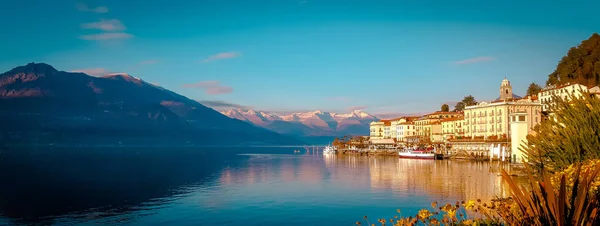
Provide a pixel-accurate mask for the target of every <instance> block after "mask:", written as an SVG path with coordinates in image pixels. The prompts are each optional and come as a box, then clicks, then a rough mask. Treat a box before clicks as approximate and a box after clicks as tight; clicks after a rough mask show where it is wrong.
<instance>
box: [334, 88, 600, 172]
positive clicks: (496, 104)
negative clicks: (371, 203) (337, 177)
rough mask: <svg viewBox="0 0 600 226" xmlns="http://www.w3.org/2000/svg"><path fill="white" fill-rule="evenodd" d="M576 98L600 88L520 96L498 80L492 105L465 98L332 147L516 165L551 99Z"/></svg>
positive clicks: (383, 123)
mask: <svg viewBox="0 0 600 226" xmlns="http://www.w3.org/2000/svg"><path fill="white" fill-rule="evenodd" d="M582 95H595V96H600V87H599V86H586V85H583V84H580V83H567V84H564V85H558V86H554V85H550V86H546V87H544V88H541V89H540V90H539V91H537V92H533V93H531V94H530V95H526V96H524V97H521V96H519V95H517V94H515V93H513V89H512V85H511V82H510V80H508V79H507V78H504V80H502V82H501V83H500V87H499V97H498V98H497V99H495V100H493V101H482V102H479V103H477V102H476V101H475V100H474V98H473V97H472V96H467V97H465V100H463V101H462V102H459V103H458V104H457V108H456V109H455V110H454V111H450V110H449V106H448V105H442V107H441V108H442V109H441V110H440V111H436V112H432V113H429V114H425V115H420V116H404V117H398V118H393V119H382V120H379V121H374V122H371V123H370V135H369V136H363V137H350V136H346V137H343V138H336V139H335V140H334V142H333V146H334V147H336V148H337V149H339V150H340V151H341V153H374V154H391V155H397V154H398V150H403V149H405V148H407V147H420V148H422V149H428V150H435V151H434V152H437V153H443V154H444V155H447V156H452V157H453V158H463V159H492V160H501V161H510V162H513V163H521V162H523V160H524V159H523V158H524V156H523V153H522V152H521V151H520V149H519V146H520V145H523V144H526V142H527V136H528V135H534V134H535V131H534V128H535V127H536V126H537V125H539V124H540V123H541V122H542V121H543V120H548V119H549V117H551V115H552V105H553V103H554V101H555V100H556V99H554V98H561V99H562V100H569V99H570V98H572V97H577V98H578V97H581V96H582Z"/></svg>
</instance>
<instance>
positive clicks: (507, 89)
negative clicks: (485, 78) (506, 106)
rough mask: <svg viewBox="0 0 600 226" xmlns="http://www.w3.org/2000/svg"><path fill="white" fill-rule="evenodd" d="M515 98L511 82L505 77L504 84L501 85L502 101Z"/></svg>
mask: <svg viewBox="0 0 600 226" xmlns="http://www.w3.org/2000/svg"><path fill="white" fill-rule="evenodd" d="M512 98H513V93H512V86H511V85H510V81H508V79H507V78H506V76H504V80H502V84H500V100H509V99H512Z"/></svg>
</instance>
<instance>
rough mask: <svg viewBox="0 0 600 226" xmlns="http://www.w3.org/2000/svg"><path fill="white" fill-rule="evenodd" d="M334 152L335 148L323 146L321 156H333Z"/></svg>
mask: <svg viewBox="0 0 600 226" xmlns="http://www.w3.org/2000/svg"><path fill="white" fill-rule="evenodd" d="M335 152H336V150H335V147H333V146H331V145H327V146H325V149H323V154H324V155H325V154H335Z"/></svg>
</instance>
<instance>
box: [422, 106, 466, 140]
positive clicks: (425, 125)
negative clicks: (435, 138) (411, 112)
mask: <svg viewBox="0 0 600 226" xmlns="http://www.w3.org/2000/svg"><path fill="white" fill-rule="evenodd" d="M462 114H463V113H462V112H443V111H436V112H433V113H431V114H426V115H423V116H422V117H420V118H418V119H417V120H415V132H416V135H417V136H419V137H421V138H425V137H431V135H432V134H431V131H432V125H438V123H439V122H440V121H441V120H443V119H448V118H458V117H460V116H461V115H462ZM440 127H441V125H440ZM435 129H436V133H438V132H437V127H436V128H435ZM440 129H441V128H440ZM439 133H440V134H441V133H442V132H441V130H440V132H439ZM425 140H427V139H425Z"/></svg>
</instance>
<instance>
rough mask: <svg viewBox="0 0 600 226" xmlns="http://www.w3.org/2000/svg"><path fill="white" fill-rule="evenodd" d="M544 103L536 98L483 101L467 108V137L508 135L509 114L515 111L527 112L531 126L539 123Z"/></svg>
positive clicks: (464, 123)
mask: <svg viewBox="0 0 600 226" xmlns="http://www.w3.org/2000/svg"><path fill="white" fill-rule="evenodd" d="M541 111H542V105H541V104H540V103H539V101H537V100H536V98H526V99H520V100H514V101H494V102H491V103H487V102H481V103H479V104H477V105H475V106H468V107H466V108H465V119H464V122H463V125H464V134H465V137H471V138H475V137H481V138H484V139H485V138H489V137H506V136H509V135H510V127H509V123H510V121H509V115H510V114H511V113H514V112H525V113H527V114H528V115H529V118H531V120H530V121H528V123H529V128H533V126H535V125H537V124H538V123H539V122H540V121H541V119H542V116H541Z"/></svg>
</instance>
